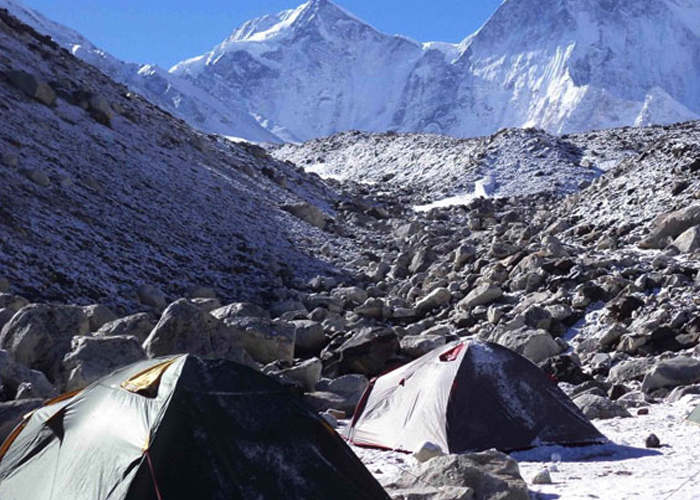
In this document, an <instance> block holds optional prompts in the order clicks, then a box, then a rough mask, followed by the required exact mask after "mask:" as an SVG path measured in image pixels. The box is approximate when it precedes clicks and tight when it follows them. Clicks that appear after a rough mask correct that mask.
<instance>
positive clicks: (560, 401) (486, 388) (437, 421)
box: [347, 341, 606, 453]
mask: <svg viewBox="0 0 700 500" xmlns="http://www.w3.org/2000/svg"><path fill="white" fill-rule="evenodd" d="M347 437H348V439H349V441H350V442H352V443H354V444H356V445H359V446H368V447H377V448H385V449H391V450H399V451H405V452H413V451H415V450H416V449H417V448H418V447H419V446H420V445H421V444H422V443H424V442H426V441H429V442H432V443H435V444H438V445H440V446H441V447H442V449H443V450H445V451H446V452H450V453H463V452H471V451H482V450H486V449H491V448H496V449H499V450H501V451H513V450H520V449H527V448H531V447H534V446H538V445H547V444H561V445H581V444H592V443H600V442H605V441H606V439H605V437H604V436H603V435H602V434H601V433H600V432H598V430H597V429H596V428H595V427H594V426H593V425H592V424H591V423H590V422H589V421H588V420H587V419H586V417H584V416H583V414H582V413H581V411H580V410H579V409H578V408H577V407H576V405H575V404H573V403H572V402H571V400H570V399H569V398H568V397H567V396H566V395H565V394H564V393H563V392H562V391H561V390H560V389H559V387H557V385H556V384H555V383H554V382H552V381H551V380H550V379H549V377H548V376H547V375H546V374H545V373H544V372H543V371H542V370H540V369H539V368H538V367H537V366H535V365H534V364H532V363H531V362H530V361H529V360H527V359H525V358H524V357H522V356H520V355H519V354H517V353H515V352H513V351H511V350H509V349H506V348H505V347H502V346H499V345H496V344H492V343H486V342H477V341H458V342H454V343H451V344H449V345H447V346H445V347H442V348H439V349H435V350H434V351H432V352H430V353H428V354H426V355H425V356H423V357H421V358H419V359H417V360H415V361H413V362H412V363H409V364H407V365H404V366H403V367H401V368H399V369H397V370H394V371H392V372H389V373H387V374H385V375H383V376H380V377H378V378H377V379H375V380H374V381H373V382H372V383H371V384H370V386H369V387H368V388H367V391H366V392H365V394H364V396H363V398H362V400H361V401H360V405H359V406H358V408H357V411H356V412H355V416H354V417H353V421H352V423H351V425H350V426H349V427H348V430H347Z"/></svg>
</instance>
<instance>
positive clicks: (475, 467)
mask: <svg viewBox="0 0 700 500" xmlns="http://www.w3.org/2000/svg"><path fill="white" fill-rule="evenodd" d="M426 485H429V486H430V487H429V488H428V487H426ZM383 486H384V487H385V488H386V490H387V492H388V493H389V494H390V495H391V496H392V498H405V499H418V498H422V499H426V500H438V499H444V500H448V499H453V498H465V499H473V500H529V499H530V494H529V492H528V487H527V483H525V480H524V479H523V478H522V476H521V475H520V468H519V467H518V463H517V462H516V461H515V460H513V459H512V458H510V457H509V456H508V455H505V454H503V453H501V452H498V451H496V450H490V451H485V452H483V453H468V454H464V455H444V456H440V457H435V458H433V459H431V460H428V461H427V462H423V463H420V464H418V465H416V466H414V467H413V468H411V469H410V470H405V471H401V472H400V473H399V475H398V476H397V477H396V478H395V479H391V480H389V481H388V482H385V483H384V484H383ZM411 491H413V493H411ZM446 493H447V496H446V495H445V494H446ZM470 493H471V495H470Z"/></svg>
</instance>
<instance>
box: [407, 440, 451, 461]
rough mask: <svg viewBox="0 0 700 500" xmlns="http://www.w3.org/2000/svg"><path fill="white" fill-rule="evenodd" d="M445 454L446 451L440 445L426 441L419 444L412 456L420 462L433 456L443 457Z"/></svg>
mask: <svg viewBox="0 0 700 500" xmlns="http://www.w3.org/2000/svg"><path fill="white" fill-rule="evenodd" d="M443 455H445V452H444V451H443V450H442V448H441V447H440V445H437V444H435V443H431V442H430V441H426V442H425V443H423V444H421V445H420V446H418V448H417V449H416V450H415V451H414V452H413V454H412V455H411V456H412V457H413V458H415V459H416V460H417V461H418V462H420V463H423V462H427V461H428V460H430V459H431V458H435V457H441V456H443Z"/></svg>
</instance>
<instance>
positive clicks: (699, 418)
mask: <svg viewBox="0 0 700 500" xmlns="http://www.w3.org/2000/svg"><path fill="white" fill-rule="evenodd" d="M688 421H690V422H693V423H694V424H698V425H700V405H698V406H697V408H695V410H694V411H693V413H691V414H690V415H688Z"/></svg>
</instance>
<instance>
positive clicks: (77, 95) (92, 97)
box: [72, 90, 114, 127]
mask: <svg viewBox="0 0 700 500" xmlns="http://www.w3.org/2000/svg"><path fill="white" fill-rule="evenodd" d="M72 102H73V103H74V104H75V105H76V106H78V107H80V108H83V109H84V110H86V111H87V112H88V113H89V114H90V116H91V117H92V118H93V119H94V120H95V121H96V122H98V123H101V124H102V125H105V126H107V127H109V126H110V125H111V122H112V118H113V117H114V111H113V110H112V107H111V106H110V104H109V101H108V100H107V98H106V97H105V96H103V95H101V94H97V93H95V92H91V91H89V90H78V91H75V92H73V95H72Z"/></svg>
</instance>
